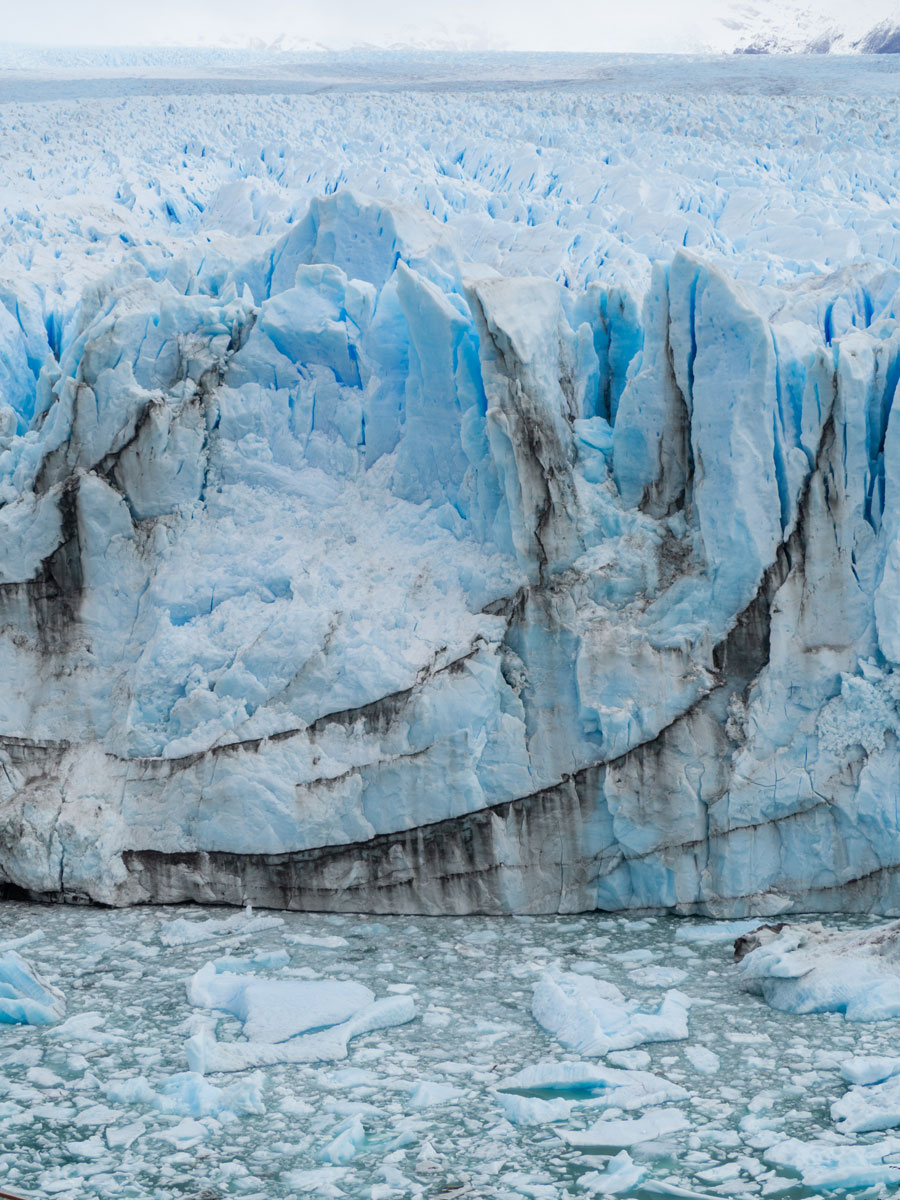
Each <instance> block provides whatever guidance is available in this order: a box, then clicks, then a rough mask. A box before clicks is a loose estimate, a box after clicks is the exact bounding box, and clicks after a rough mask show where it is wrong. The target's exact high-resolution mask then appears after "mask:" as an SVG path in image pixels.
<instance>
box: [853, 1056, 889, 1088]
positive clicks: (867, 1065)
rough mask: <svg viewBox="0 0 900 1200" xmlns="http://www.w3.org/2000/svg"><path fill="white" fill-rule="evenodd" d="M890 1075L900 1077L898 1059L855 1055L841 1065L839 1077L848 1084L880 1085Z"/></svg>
mask: <svg viewBox="0 0 900 1200" xmlns="http://www.w3.org/2000/svg"><path fill="white" fill-rule="evenodd" d="M892 1075H900V1058H890V1057H888V1056H887V1055H882V1054H857V1055H854V1056H853V1058H848V1059H846V1060H845V1061H844V1062H842V1063H841V1076H842V1078H844V1079H846V1081H847V1082H848V1083H881V1082H882V1081H883V1080H885V1079H890V1078H891V1076H892Z"/></svg>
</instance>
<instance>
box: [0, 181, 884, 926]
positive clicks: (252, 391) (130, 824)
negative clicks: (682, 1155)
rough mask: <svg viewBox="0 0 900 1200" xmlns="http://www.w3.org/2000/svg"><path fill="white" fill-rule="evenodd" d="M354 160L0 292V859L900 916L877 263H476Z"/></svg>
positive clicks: (675, 254) (393, 894) (40, 886)
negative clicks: (321, 188)
mask: <svg viewBox="0 0 900 1200" xmlns="http://www.w3.org/2000/svg"><path fill="white" fill-rule="evenodd" d="M517 170H518V171H519V173H520V174H522V176H523V179H524V185H523V187H522V189H521V191H523V192H524V193H525V194H526V195H531V194H532V193H533V190H534V182H533V178H532V180H531V181H528V179H527V174H525V173H523V172H522V170H521V167H519V168H517ZM509 174H510V172H509V170H508V171H507V173H506V176H505V177H504V178H505V179H507V180H508V178H509ZM639 182H640V186H641V187H642V188H644V187H645V186H646V185H645V184H644V183H643V181H639ZM455 186H456V185H453V187H454V188H455ZM607 186H608V185H607ZM613 186H617V185H616V182H615V180H614V181H613ZM716 186H717V187H718V188H720V189H721V184H717V185H716ZM698 187H699V185H698ZM228 188H230V189H231V190H230V191H228V190H227V189H228ZM236 188H237V189H238V190H237V192H236V191H235V189H236ZM375 190H376V189H374V188H371V189H370V194H369V195H366V194H363V193H361V192H358V191H356V190H354V188H351V187H348V186H340V187H339V188H338V189H337V190H336V191H334V192H333V194H330V195H322V194H319V195H314V196H313V198H312V199H311V200H308V199H304V201H303V205H302V207H301V208H299V210H298V213H297V219H296V220H293V221H290V222H287V223H286V226H285V228H284V231H283V232H281V233H278V234H266V233H255V234H254V235H253V236H243V237H240V238H238V237H236V236H234V235H230V236H228V237H226V236H225V235H224V234H221V233H220V234H219V235H217V237H216V239H215V243H214V244H211V243H212V242H213V238H212V236H211V235H208V234H207V233H206V232H205V228H204V227H203V226H202V225H200V226H199V230H198V232H197V236H196V237H195V238H194V239H193V240H192V239H189V238H184V239H183V240H182V241H181V243H177V241H176V240H174V239H170V240H169V241H168V242H166V243H164V246H165V253H158V252H157V253H150V252H149V251H138V250H136V249H129V248H128V245H129V242H128V241H126V238H125V237H124V236H123V237H122V243H124V244H125V246H126V250H125V251H124V252H121V251H117V254H116V256H112V255H110V254H108V255H107V257H106V259H105V261H104V264H103V267H104V269H103V270H102V271H95V272H93V273H91V272H89V271H88V270H87V269H86V268H83V274H82V276H81V278H80V279H79V280H78V285H77V287H75V288H73V287H71V283H69V284H68V287H67V288H66V287H64V286H62V285H60V286H59V287H58V288H57V289H56V290H55V291H52V290H49V289H48V290H46V291H45V292H43V293H41V292H40V290H39V289H38V288H37V286H36V285H34V284H31V283H29V280H28V276H27V275H25V276H24V277H23V278H21V279H19V280H18V283H17V284H16V285H14V283H13V282H9V283H7V284H6V285H5V291H4V295H3V301H4V304H3V306H0V387H2V394H3V398H4V404H3V407H2V409H0V503H2V507H0V630H2V636H0V678H2V679H3V680H4V681H5V686H4V688H3V690H2V693H0V762H2V770H0V816H2V825H0V872H2V879H3V880H4V881H5V882H6V884H7V885H8V886H11V887H13V888H14V889H24V890H26V891H28V892H35V893H41V894H49V895H57V896H65V897H76V896H88V897H91V898H93V899H96V900H100V901H104V902H109V903H114V904H120V903H129V902H135V901H141V900H147V899H151V900H161V901H172V900H183V899H197V900H203V901H227V902H230V903H242V902H247V901H249V902H252V903H253V904H262V905H265V904H271V905H278V906H296V907H308V908H321V909H344V910H351V909H355V910H378V911H425V912H448V911H453V912H465V911H472V910H480V911H511V910H516V911H557V910H560V911H572V910H579V909H586V908H593V907H601V908H606V909H619V908H634V907H648V906H649V907H662V906H665V907H672V908H675V909H677V910H678V911H681V912H691V911H700V912H711V913H714V914H717V915H724V914H734V915H742V914H744V913H747V912H759V913H776V912H780V911H785V910H788V909H790V908H792V907H796V908H801V909H804V910H810V909H815V910H820V911H828V910H832V909H838V908H842V909H847V908H854V909H867V908H874V909H878V910H881V911H897V910H898V909H900V875H898V870H897V868H898V863H900V821H898V814H897V803H896V799H897V794H898V784H900V778H898V772H900V754H898V739H900V682H898V681H900V672H897V671H896V664H898V663H900V607H898V598H900V543H898V538H900V492H898V480H900V425H898V421H900V417H898V415H897V413H896V411H895V410H894V408H893V401H894V396H895V393H896V389H897V386H898V380H900V323H898V319H897V318H898V317H900V293H898V288H900V272H898V271H897V269H896V268H895V267H894V266H893V265H892V264H891V262H890V255H889V254H888V253H887V252H885V253H884V254H883V256H882V257H880V258H879V257H878V256H876V255H872V256H870V257H869V258H868V259H867V260H864V261H857V262H856V263H854V264H853V265H852V266H848V267H835V266H834V265H830V266H829V265H828V264H821V265H819V266H818V267H815V266H812V265H810V266H808V267H807V268H805V270H804V269H800V268H796V269H795V271H794V275H795V276H798V277H802V283H801V282H799V281H796V280H792V279H791V271H790V270H789V269H787V268H786V267H785V266H784V261H785V260H784V259H783V258H782V259H780V260H779V263H780V265H772V266H770V268H769V271H768V274H767V273H766V271H763V270H761V269H760V270H757V275H758V277H759V279H758V282H755V283H754V282H753V281H752V278H748V276H751V275H752V272H753V270H754V268H753V266H752V262H753V256H752V255H751V256H750V260H749V261H750V263H751V265H750V266H749V267H748V266H746V265H744V266H742V267H741V268H740V270H736V269H735V267H734V266H733V264H732V265H730V264H729V263H728V261H727V259H726V258H725V257H724V256H723V255H722V253H721V249H720V248H719V249H717V248H716V246H715V244H714V242H715V237H714V235H713V233H712V232H711V233H710V241H709V243H708V244H707V243H703V242H702V241H701V244H699V245H697V246H695V248H694V249H690V250H689V249H685V248H684V247H683V246H682V247H681V248H679V247H678V245H677V244H674V243H675V242H676V240H677V239H675V238H673V237H672V231H671V229H668V230H666V231H665V232H664V234H661V235H659V237H658V240H657V242H656V245H655V248H654V250H653V252H652V253H651V254H649V255H648V256H647V258H646V259H645V260H644V263H645V265H644V267H643V268H641V269H640V270H634V271H633V272H631V273H629V272H627V271H625V270H623V269H621V266H620V267H619V269H613V270H608V269H606V270H605V269H604V268H603V255H600V254H598V253H594V254H593V255H592V256H591V257H590V259H589V262H588V266H587V267H585V266H584V265H583V266H582V267H581V268H578V269H571V268H570V271H569V272H568V273H567V272H565V271H562V272H560V271H553V272H545V273H543V274H528V273H525V272H523V271H521V270H515V271H512V272H508V273H504V272H503V271H502V270H500V269H498V267H497V266H493V265H485V264H481V265H479V264H478V262H477V261H475V259H474V258H467V257H466V256H465V255H464V253H463V251H462V248H461V247H462V245H463V244H464V238H463V235H464V234H465V233H466V230H467V220H469V218H468V217H467V216H466V214H465V211H464V209H465V206H464V205H463V204H460V206H459V208H460V212H461V213H462V215H460V216H459V217H458V219H456V220H455V221H448V220H439V219H436V218H435V216H433V215H431V213H430V212H422V211H421V207H417V206H413V205H411V204H409V203H407V204H404V203H401V202H398V201H397V200H395V199H392V200H389V199H386V198H384V197H381V198H379V197H377V196H373V195H372V194H371V193H372V192H374V191H375ZM700 190H701V192H702V188H701V189H700ZM739 190H740V189H736V193H738V194H739ZM559 191H560V194H564V187H563V185H562V184H560V185H559ZM494 192H495V195H500V196H502V195H503V184H502V183H501V184H500V185H497V186H495V188H494ZM248 194H249V193H248V189H247V188H244V186H243V185H242V184H239V183H238V184H228V183H226V184H221V186H220V191H219V193H218V199H217V201H216V203H217V204H218V206H219V208H218V213H219V215H218V217H213V218H212V220H215V221H217V222H219V223H221V222H222V221H223V217H222V215H221V214H222V212H223V211H230V212H231V213H232V214H233V213H234V211H235V210H236V209H239V206H240V204H245V203H247V202H249V201H248ZM450 194H453V192H452V190H451V193H450ZM520 194H521V193H520ZM157 195H158V196H159V195H160V193H159V192H157ZM456 195H457V197H459V195H460V191H457V192H456ZM407 199H408V198H407ZM494 202H495V201H494V200H493V199H492V198H491V197H488V201H487V203H489V204H493V203H494ZM648 202H649V203H652V201H648ZM747 202H748V201H747V199H746V198H745V199H744V200H743V201H741V200H740V197H739V195H738V200H737V201H735V199H734V197H732V199H731V200H729V201H727V203H728V204H734V203H744V204H746V203H747ZM131 203H132V205H133V204H134V194H133V193H132V196H131ZM253 203H257V202H256V201H253ZM535 203H536V202H535ZM548 203H550V202H549V201H548ZM553 203H554V204H555V205H561V204H563V203H564V198H563V199H562V200H561V199H560V198H559V196H557V197H555V198H554V201H553ZM853 203H854V204H856V205H857V208H858V207H859V201H858V200H854V201H853ZM163 204H165V206H166V208H163ZM228 205H230V206H231V207H230V209H228V207H227V206H228ZM159 206H160V218H159V219H161V220H166V221H170V222H171V223H173V224H174V223H175V221H176V220H179V223H182V224H185V225H189V223H190V222H189V213H188V215H187V216H185V217H184V219H183V221H181V220H180V219H178V218H176V217H173V216H171V215H166V211H167V210H169V211H170V213H174V211H175V207H176V202H175V200H173V199H169V198H165V197H164V196H163V198H161V199H160V200H159ZM204 207H205V208H207V209H208V210H209V211H212V212H214V213H215V211H216V210H215V205H214V204H212V203H211V202H209V201H204V204H203V205H201V204H200V203H199V202H198V205H197V209H198V211H201V212H202V211H203V209H204ZM426 207H429V208H434V207H435V202H434V197H433V196H432V197H431V198H430V201H429V204H428V205H427V206H426ZM129 211H130V210H129ZM683 211H685V212H686V213H688V214H690V208H688V209H686V210H683ZM871 211H873V212H875V214H876V215H875V216H872V217H871V218H870V219H869V224H868V225H865V222H864V220H863V218H862V217H860V218H859V219H860V229H861V230H863V233H861V234H860V236H864V235H866V236H869V235H871V237H874V238H877V239H880V241H879V243H878V244H879V245H880V246H882V247H883V246H885V245H887V244H888V243H887V240H886V239H887V238H888V232H887V231H888V230H889V225H886V224H885V221H889V218H888V217H886V218H884V220H882V221H881V223H880V224H879V220H878V212H880V211H881V210H876V209H875V208H874V207H873V208H872V209H871ZM685 219H693V218H692V217H686V218H685ZM732 219H734V218H732ZM196 220H197V219H196V218H195V221H196ZM536 224H537V225H538V226H540V221H537V222H536ZM555 227H556V228H557V230H558V228H559V222H558V221H557V223H556V226H555ZM723 227H724V221H723ZM194 228H195V229H198V227H197V226H196V224H195V226H194ZM475 228H476V226H475V222H474V218H473V219H472V221H471V223H470V224H469V226H468V229H469V232H470V233H471V231H472V230H473V229H475ZM707 228H708V229H709V230H710V231H712V230H713V229H714V223H713V224H711V225H709V226H708V227H707ZM873 230H874V232H872V231H873ZM866 231H868V233H866ZM536 232H537V234H538V235H539V236H544V233H543V232H542V231H541V229H540V228H538V229H537V231H536ZM483 236H484V234H483V232H481V233H479V237H482V238H483ZM567 236H569V237H572V236H574V237H575V241H576V243H577V241H578V238H579V237H580V234H578V233H577V232H576V233H575V234H572V232H571V231H570V233H569V234H568V235H567ZM685 236H686V235H685ZM773 236H774V235H773ZM835 236H836V237H837V238H839V239H840V238H842V237H844V236H845V232H844V230H836V233H835ZM823 237H825V240H826V243H827V244H829V245H830V246H831V247H832V248H833V246H834V242H833V241H832V242H830V243H828V242H827V237H826V236H825V235H824V234H823ZM667 239H668V240H667ZM477 241H478V238H470V239H469V244H471V243H472V242H477ZM120 244H121V243H120ZM645 244H646V243H645ZM107 245H109V243H107ZM132 245H133V243H132ZM30 253H31V254H32V255H34V254H35V251H33V250H32V251H30ZM610 253H611V254H612V256H613V259H615V252H614V251H612V250H611V251H610ZM628 253H632V252H631V251H630V250H629V251H628ZM115 257H118V258H119V261H118V263H116V261H115ZM84 261H85V262H88V261H89V260H88V259H87V258H85V260H84ZM531 261H532V262H533V263H534V264H538V265H539V264H540V258H539V256H538V255H537V254H534V253H533V254H532V257H531ZM743 261H744V263H745V264H746V263H747V261H748V260H747V259H745V260H743ZM757 261H759V260H757ZM501 265H502V264H501ZM736 274H740V275H742V276H743V279H741V280H739V279H737V278H735V276H736ZM773 276H774V282H773ZM776 284H777V286H776Z"/></svg>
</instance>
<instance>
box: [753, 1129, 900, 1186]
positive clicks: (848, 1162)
mask: <svg viewBox="0 0 900 1200" xmlns="http://www.w3.org/2000/svg"><path fill="white" fill-rule="evenodd" d="M898 1153H900V1138H884V1139H883V1140H882V1141H880V1142H872V1143H870V1144H869V1145H867V1146H847V1145H836V1144H835V1143H834V1142H826V1141H824V1140H822V1139H814V1140H812V1141H808V1142H807V1141H801V1140H800V1139H799V1138H788V1139H787V1140H785V1141H783V1142H776V1143H775V1145H773V1146H770V1147H769V1148H768V1149H767V1150H766V1151H765V1152H764V1153H763V1158H764V1159H765V1161H766V1162H768V1163H771V1164H772V1166H775V1167H787V1168H788V1169H789V1170H792V1171H796V1172H797V1173H798V1174H799V1175H800V1176H801V1178H802V1180H803V1184H804V1186H805V1187H808V1188H821V1189H822V1190H823V1191H840V1190H842V1189H843V1188H863V1187H872V1186H873V1185H875V1184H879V1183H897V1180H898V1174H900V1172H898V1171H897V1170H896V1168H895V1167H892V1166H890V1165H889V1164H888V1163H886V1162H885V1161H884V1160H885V1159H886V1158H890V1157H891V1156H893V1155H896V1154H898Z"/></svg>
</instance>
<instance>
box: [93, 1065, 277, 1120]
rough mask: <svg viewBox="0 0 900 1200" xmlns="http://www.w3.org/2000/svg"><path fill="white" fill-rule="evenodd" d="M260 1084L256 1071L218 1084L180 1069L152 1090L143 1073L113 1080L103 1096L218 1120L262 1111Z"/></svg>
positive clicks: (261, 1083)
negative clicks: (230, 1082) (135, 1076)
mask: <svg viewBox="0 0 900 1200" xmlns="http://www.w3.org/2000/svg"><path fill="white" fill-rule="evenodd" d="M262 1085H263V1080H262V1075H260V1074H257V1075H254V1076H253V1077H252V1078H250V1079H243V1080H241V1082H240V1083H234V1084H232V1085H231V1086H230V1087H225V1088H220V1087H215V1085H214V1084H211V1083H210V1082H209V1081H208V1080H206V1079H204V1078H203V1076H202V1075H200V1074H198V1073H197V1072H194V1071H184V1072H182V1073H181V1074H178V1075H171V1076H169V1078H168V1079H167V1080H165V1082H164V1083H163V1085H162V1087H160V1089H159V1090H158V1091H154V1089H153V1088H152V1087H151V1086H150V1084H149V1083H148V1082H147V1080H146V1079H145V1078H144V1076H143V1075H139V1076H137V1078H133V1079H123V1080H116V1081H114V1082H112V1083H110V1084H108V1085H107V1088H106V1098H107V1100H109V1101H110V1102H112V1103H114V1104H138V1105H141V1106H143V1107H144V1108H151V1109H155V1110H156V1111H157V1112H161V1113H165V1114H174V1115H177V1116H184V1117H217V1118H218V1119H219V1120H220V1121H221V1120H231V1119H233V1118H234V1117H237V1116H246V1115H249V1114H251V1113H252V1114H262V1113H264V1112H265V1111H266V1106H265V1104H264V1103H263V1098H262Z"/></svg>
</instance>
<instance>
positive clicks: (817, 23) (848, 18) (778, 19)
mask: <svg viewBox="0 0 900 1200" xmlns="http://www.w3.org/2000/svg"><path fill="white" fill-rule="evenodd" d="M712 40H713V42H714V48H715V49H718V50H726V51H728V50H730V51H732V52H734V53H736V54H897V53H900V5H898V4H897V3H896V2H887V3H886V2H885V0H857V3H856V5H855V6H854V7H853V8H852V9H850V8H849V7H848V6H847V5H846V4H836V3H834V2H833V0H831V2H825V3H820V4H816V5H812V4H808V3H805V2H804V0H783V2H782V3H779V4H778V5H777V6H776V5H775V4H773V3H762V4H759V3H757V4H754V3H740V4H735V5H733V6H732V7H731V8H730V9H729V10H727V11H726V12H725V13H723V14H722V15H721V16H719V17H717V18H716V22H715V28H714V30H713V34H712Z"/></svg>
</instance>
